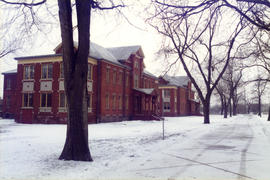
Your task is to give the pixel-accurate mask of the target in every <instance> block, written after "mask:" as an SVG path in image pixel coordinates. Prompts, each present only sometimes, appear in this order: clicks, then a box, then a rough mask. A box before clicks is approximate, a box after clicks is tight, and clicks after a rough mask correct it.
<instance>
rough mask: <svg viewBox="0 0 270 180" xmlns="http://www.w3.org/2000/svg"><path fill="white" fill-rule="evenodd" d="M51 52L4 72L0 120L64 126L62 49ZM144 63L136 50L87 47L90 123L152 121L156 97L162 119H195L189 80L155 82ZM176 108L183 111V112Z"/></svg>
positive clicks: (156, 111)
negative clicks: (88, 48) (1, 118)
mask: <svg viewBox="0 0 270 180" xmlns="http://www.w3.org/2000/svg"><path fill="white" fill-rule="evenodd" d="M75 48H76V44H75ZM54 51H55V54H49V55H41V56H27V57H17V58H15V59H16V60H17V61H18V65H17V70H14V71H8V72H5V73H3V75H4V102H3V114H4V116H5V117H7V116H8V117H14V118H15V120H16V122H21V123H65V122H66V118H67V108H66V99H65V92H64V79H63V69H62V66H63V65H62V56H61V52H62V46H61V44H59V45H58V46H57V47H56V48H55V49H54ZM143 60H144V53H143V51H142V48H141V47H140V46H125V47H115V48H104V47H102V46H99V45H97V44H95V43H91V45H90V56H89V57H88V80H87V90H88V98H87V104H88V121H89V123H100V122H112V121H121V120H130V119H145V120H147V119H155V118H156V117H157V116H158V115H161V114H162V112H163V111H162V110H161V109H162V106H161V104H162V102H163V101H162V98H160V97H161V95H162V93H165V92H166V96H165V95H164V104H165V103H166V104H165V106H164V108H163V109H164V115H167V116H178V115H194V114H198V112H195V110H198V109H196V108H195V105H194V108H192V107H193V104H196V103H195V102H194V103H192V102H193V101H192V99H193V97H194V92H193V91H192V90H191V84H190V82H189V81H188V80H186V82H187V86H185V85H184V84H183V85H180V84H172V83H171V82H170V81H168V79H167V80H166V78H164V77H163V78H157V77H155V76H154V75H152V74H151V73H149V72H147V71H145V69H144V68H145V65H144V61H143ZM171 87H172V88H171ZM175 88H176V89H177V91H175ZM167 90H170V92H168V91H167ZM168 93H171V95H170V98H171V99H170V101H168ZM174 93H176V94H174ZM180 93H182V94H180ZM182 95H183V97H182ZM174 97H177V102H176V104H177V108H176V105H174V104H175V102H174V101H173V100H174V99H173V98H174ZM182 101H185V102H182ZM168 102H169V103H170V106H169V109H168ZM181 103H182V104H183V105H187V106H188V108H186V109H184V108H183V107H182V105H181ZM197 105H198V103H197ZM174 106H175V107H174ZM196 107H197V106H196ZM174 108H175V109H177V110H174ZM153 115H155V116H153Z"/></svg>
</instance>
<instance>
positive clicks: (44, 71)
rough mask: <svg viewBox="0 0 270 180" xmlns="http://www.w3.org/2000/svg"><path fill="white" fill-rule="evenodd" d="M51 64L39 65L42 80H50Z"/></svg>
mask: <svg viewBox="0 0 270 180" xmlns="http://www.w3.org/2000/svg"><path fill="white" fill-rule="evenodd" d="M52 69H53V65H52V64H42V65H41V78H42V79H51V78H52Z"/></svg>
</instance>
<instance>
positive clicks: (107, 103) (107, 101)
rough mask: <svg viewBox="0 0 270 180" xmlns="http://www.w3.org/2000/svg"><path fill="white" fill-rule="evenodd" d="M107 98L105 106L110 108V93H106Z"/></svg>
mask: <svg viewBox="0 0 270 180" xmlns="http://www.w3.org/2000/svg"><path fill="white" fill-rule="evenodd" d="M105 100H106V105H105V108H106V109H109V108H110V99H109V95H108V94H106V96H105Z"/></svg>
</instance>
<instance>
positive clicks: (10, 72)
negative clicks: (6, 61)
mask: <svg viewBox="0 0 270 180" xmlns="http://www.w3.org/2000/svg"><path fill="white" fill-rule="evenodd" d="M15 73H17V69H12V70H9V71H6V72H2V74H15Z"/></svg>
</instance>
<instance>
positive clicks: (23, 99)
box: [22, 93, 34, 108]
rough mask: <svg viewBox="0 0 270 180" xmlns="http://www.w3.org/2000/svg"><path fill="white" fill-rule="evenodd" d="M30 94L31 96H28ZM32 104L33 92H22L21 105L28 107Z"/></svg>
mask: <svg viewBox="0 0 270 180" xmlns="http://www.w3.org/2000/svg"><path fill="white" fill-rule="evenodd" d="M25 95H27V105H25ZM30 95H31V96H32V97H31V98H30ZM30 99H31V101H32V102H31V103H30ZM33 105H34V94H33V93H23V94H22V107H24V108H28V107H33Z"/></svg>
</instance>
